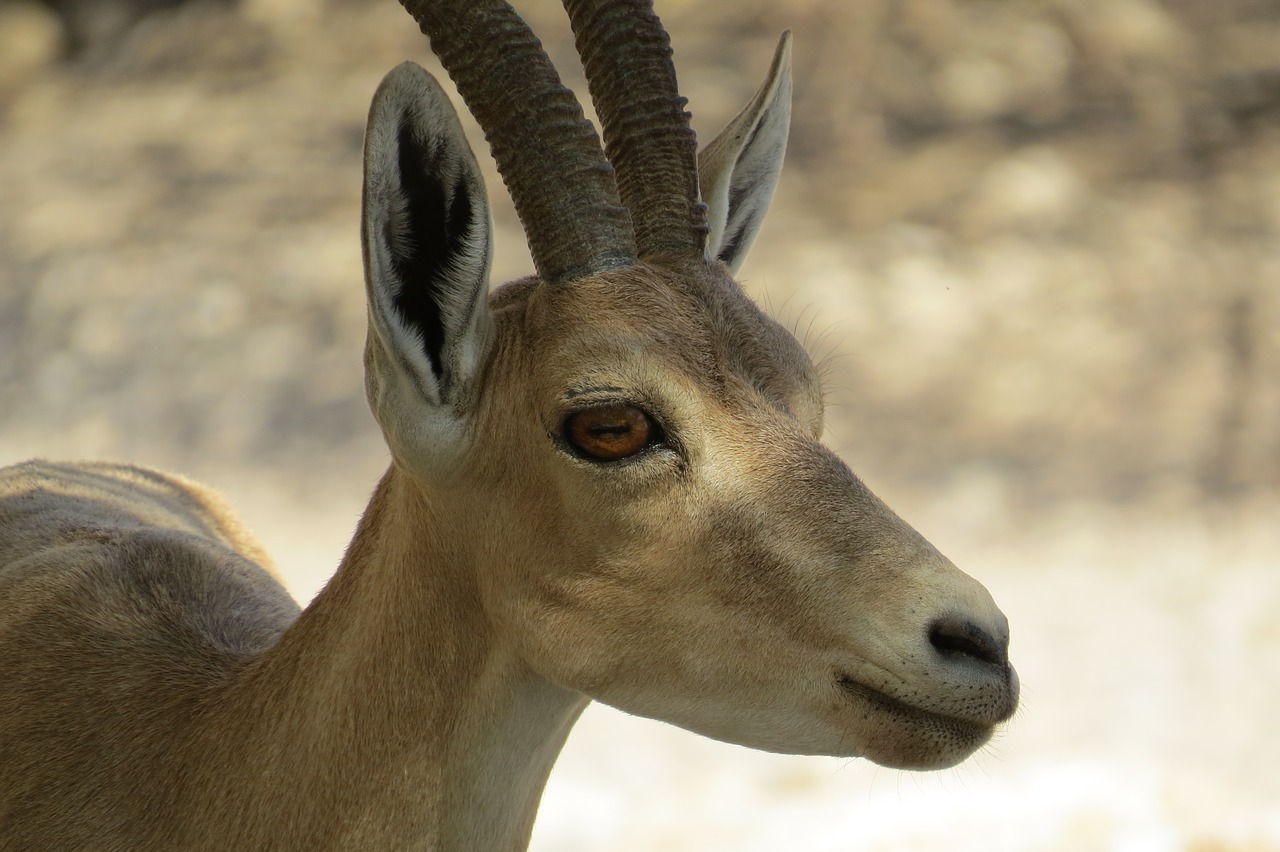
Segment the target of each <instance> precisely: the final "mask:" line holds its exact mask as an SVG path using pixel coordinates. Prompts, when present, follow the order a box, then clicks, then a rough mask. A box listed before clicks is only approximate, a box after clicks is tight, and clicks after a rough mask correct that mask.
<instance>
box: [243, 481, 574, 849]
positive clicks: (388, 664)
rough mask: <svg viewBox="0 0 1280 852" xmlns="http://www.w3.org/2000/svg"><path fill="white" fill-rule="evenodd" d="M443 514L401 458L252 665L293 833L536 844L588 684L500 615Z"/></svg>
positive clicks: (448, 844)
mask: <svg viewBox="0 0 1280 852" xmlns="http://www.w3.org/2000/svg"><path fill="white" fill-rule="evenodd" d="M435 502H437V503H438V502H439V501H435ZM445 520H446V519H445V518H443V517H441V515H440V513H439V512H437V511H435V507H434V505H433V500H432V499H431V498H430V496H429V495H427V494H425V493H424V492H423V491H422V490H421V489H420V488H419V487H418V486H417V485H415V484H414V483H413V482H412V481H410V480H409V479H408V478H407V477H406V476H404V475H403V474H401V473H399V472H397V471H396V469H395V468H394V467H393V468H392V469H391V471H389V472H388V474H387V475H386V476H385V477H384V478H383V480H382V482H381V483H380V484H379V486H378V490H377V492H376V493H375V495H374V498H373V500H372V501H371V503H370V505H369V509H368V511H367V512H366V514H365V517H364V518H363V520H362V521H361V524H360V527H359V529H358V531H357V534H356V537H355V539H354V541H353V542H352V545H351V547H350V549H349V550H348V553H347V555H346V558H345V559H344V561H343V564H342V566H341V568H340V569H339V570H338V573H337V574H336V575H335V576H334V578H333V580H332V581H331V582H330V584H329V585H328V586H327V587H326V588H325V589H324V590H323V591H322V592H321V593H320V595H319V596H318V597H317V598H316V600H315V601H314V602H313V603H312V605H311V606H309V607H308V608H307V610H306V611H305V612H304V613H303V614H302V615H301V616H300V617H299V618H298V620H297V622H296V623H295V624H294V625H293V626H292V627H291V628H290V629H289V630H288V631H287V632H286V634H285V635H284V637H283V638H282V639H281V641H280V642H279V644H278V645H277V646H276V647H275V648H273V649H272V650H271V651H269V652H267V654H265V655H264V656H263V657H262V658H261V659H259V660H258V661H256V662H255V663H254V664H253V665H252V666H251V667H250V670H249V671H248V672H246V676H245V678H244V681H245V683H246V685H247V686H248V687H250V688H251V689H252V690H253V692H254V698H255V701H256V702H257V706H258V707H260V708H261V712H255V713H251V714H250V715H251V716H253V717H256V719H257V732H258V734H259V735H258V737H257V739H258V740H259V741H260V745H261V747H262V748H263V749H264V751H265V752H266V753H264V754H263V755H262V758H263V759H262V760H260V761H257V763H258V765H259V767H260V773H261V774H262V775H263V776H265V778H266V780H268V781H269V783H270V784H272V785H273V786H275V785H278V787H277V789H276V790H275V791H274V792H273V796H275V797H277V798H285V796H282V795H281V793H282V791H283V790H288V794H287V798H288V799H289V801H288V802H285V803H284V804H285V806H286V807H287V808H290V809H293V810H294V812H295V819H294V820H291V821H290V822H292V823H293V830H294V831H295V832H297V833H296V834H295V835H294V836H293V837H291V838H289V840H288V843H290V844H292V843H296V842H297V841H298V840H300V839H302V838H303V837H304V836H305V837H307V838H308V841H307V843H306V844H305V846H306V848H318V847H322V846H329V845H330V844H334V845H339V846H342V847H344V848H397V849H419V848H430V849H442V850H443V849H492V850H520V849H524V848H525V847H526V846H527V844H528V839H529V834H530V831H531V829H532V825H533V819H534V816H535V814H536V811H537V807H538V802H539V799H540V798H541V795H542V790H543V787H544V786H545V784H546V779H547V776H548V774H549V773H550V771H551V767H552V764H553V763H554V762H555V759H556V756H557V755H558V754H559V752H560V749H561V747H562V746H563V744H564V741H565V738H566V737H567V736H568V734H569V730H570V728H571V727H572V726H573V723H574V722H575V721H576V719H577V717H578V714H579V713H581V711H582V709H583V708H584V707H585V706H586V703H587V699H586V698H584V697H583V696H581V695H580V694H578V693H575V692H570V691H568V690H564V689H562V688H560V687H558V686H555V685H553V684H551V683H549V682H547V681H546V680H544V679H542V678H540V677H539V676H537V675H536V674H534V673H533V672H532V671H530V670H529V668H528V667H527V666H526V665H525V664H524V663H523V662H522V661H521V660H520V659H519V657H518V655H517V654H516V653H515V651H514V649H512V648H510V647H507V646H505V645H504V644H503V643H502V642H501V640H500V639H499V638H498V637H497V635H496V634H495V633H494V631H492V630H491V629H490V627H489V623H488V621H487V617H486V614H485V612H484V611H483V607H482V605H481V603H480V597H479V595H478V594H477V591H476V584H475V581H474V576H475V574H474V569H475V567H476V566H475V565H474V564H473V559H474V557H470V558H469V557H468V547H467V544H468V542H467V541H465V540H464V539H462V538H461V537H460V536H459V535H456V534H455V535H451V534H450V532H451V531H455V532H456V527H451V526H450V525H448V524H447V523H445ZM236 703H241V704H243V702H236ZM304 811H305V812H304ZM281 839H283V838H281ZM273 848H283V847H279V846H274V847H273ZM300 848H301V847H300Z"/></svg>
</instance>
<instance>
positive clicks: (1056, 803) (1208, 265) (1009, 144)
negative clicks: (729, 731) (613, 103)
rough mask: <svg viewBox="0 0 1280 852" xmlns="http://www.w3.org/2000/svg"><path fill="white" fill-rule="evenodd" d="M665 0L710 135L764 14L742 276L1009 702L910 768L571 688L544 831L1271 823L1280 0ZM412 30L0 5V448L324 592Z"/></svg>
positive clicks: (1107, 843)
mask: <svg viewBox="0 0 1280 852" xmlns="http://www.w3.org/2000/svg"><path fill="white" fill-rule="evenodd" d="M517 5H518V6H519V7H520V9H521V11H522V12H523V13H524V14H525V15H526V17H527V18H528V19H529V20H530V22H531V23H532V24H533V26H534V28H535V30H537V31H538V32H539V34H540V35H542V37H543V39H544V41H545V42H546V44H547V47H548V50H549V51H550V52H551V53H552V55H553V57H555V58H556V60H557V64H558V65H559V66H560V68H561V69H562V72H563V73H564V75H565V77H566V79H567V81H568V82H569V83H570V85H571V86H572V87H573V88H575V89H576V90H578V91H582V92H585V87H584V86H582V85H580V83H579V80H580V75H579V73H578V67H577V64H576V60H575V59H574V57H573V53H572V44H571V38H570V36H569V33H568V27H567V25H566V24H565V23H564V21H563V13H562V12H561V10H560V8H559V6H558V4H556V3H553V2H551V0H537V2H534V0H523V2H520V3H518V4H517ZM658 10H659V12H660V13H661V14H662V15H663V18H664V20H665V21H666V23H667V24H668V27H669V29H670V30H671V33H672V40H673V43H674V46H675V49H676V60H677V64H678V67H679V69H680V74H681V82H682V88H683V90H684V93H685V94H686V95H688V96H689V98H690V102H691V103H690V107H691V109H692V111H693V114H694V123H695V126H696V128H697V129H698V130H699V133H700V135H701V136H702V138H704V139H709V138H710V137H711V136H712V135H714V133H715V132H716V131H718V130H719V128H720V126H722V125H723V124H724V123H725V122H726V121H727V120H728V119H729V118H731V117H732V116H733V114H734V113H736V112H737V110H738V109H739V108H740V107H741V106H742V104H744V103H745V102H746V100H747V99H748V98H749V97H750V95H751V94H752V92H753V91H754V90H755V87H756V86H757V85H758V84H759V82H760V80H761V79H762V77H763V74H764V71H765V68H766V67H767V65H768V61H769V58H770V55H771V52H772V48H773V45H774V43H775V42H776V39H777V37H778V34H779V32H780V31H781V30H783V29H785V28H790V29H792V30H793V31H794V32H795V36H796V48H795V50H796V98H797V100H796V105H795V114H794V124H793V129H792V142H791V147H790V149H789V152H788V165H787V169H786V170H785V172H784V175H783V179H782V183H781V185H780V187H779V192H778V195H777V197H776V199H775V202H774V205H773V207H772V209H771V212H770V217H769V222H768V225H767V226H766V228H765V230H764V232H763V234H762V235H761V237H760V240H759V241H758V242H757V244H756V248H755V249H754V251H753V253H752V256H751V258H750V259H749V260H748V262H747V264H746V266H745V268H744V269H743V273H742V276H741V278H742V279H743V282H744V284H745V286H746V287H747V288H748V290H749V291H750V292H751V293H752V294H753V296H755V298H756V299H757V300H758V301H760V302H761V303H762V304H763V305H765V306H766V307H767V308H768V309H769V310H770V311H771V312H772V313H773V314H774V315H775V316H777V317H778V318H779V319H781V320H782V321H783V322H784V323H786V324H787V325H788V326H790V327H791V328H793V329H794V330H796V333H797V335H798V336H799V337H800V338H801V339H803V340H804V341H805V343H806V345H807V346H808V347H809V349H810V351H811V352H812V353H813V354H814V356H815V357H816V358H818V359H820V360H821V361H822V362H823V363H824V365H825V370H826V376H827V382H828V385H829V396H830V399H831V403H830V410H829V425H828V432H827V440H828V442H829V443H830V444H831V445H832V446H833V447H835V448H836V449H837V450H838V451H839V452H840V453H841V455H842V456H843V457H844V458H845V459H846V460H847V461H848V462H849V463H850V465H851V466H852V467H853V468H854V469H855V470H856V471H858V472H859V473H860V474H861V475H862V476H863V477H864V478H865V479H866V480H867V481H868V483H869V484H870V485H871V487H872V488H873V489H875V490H876V491H877V492H878V493H879V494H880V495H881V496H883V497H884V498H886V499H887V500H888V502H889V503H890V504H891V505H893V506H895V507H896V508H897V509H898V511H899V512H900V513H901V514H903V515H904V516H905V517H906V518H907V519H908V520H909V521H911V522H912V523H913V524H914V525H915V526H917V528H919V529H920V530H921V531H922V532H924V533H925V535H926V536H928V537H929V538H930V539H931V540H932V541H933V542H934V543H935V544H936V545H938V547H939V548H940V549H941V550H942V551H943V552H945V553H947V554H948V555H949V556H950V557H951V558H952V559H953V560H954V561H955V562H956V563H957V564H958V565H960V566H961V567H962V568H963V569H965V570H966V571H967V572H969V573H971V574H973V575H974V576H976V577H977V578H978V579H980V580H982V581H983V582H984V583H986V585H987V586H988V588H990V589H991V591H992V593H993V594H994V595H995V597H996V599H997V600H998V601H999V602H1000V604H1001V605H1002V607H1003V608H1004V609H1005V611H1006V613H1007V614H1008V615H1009V617H1010V619H1011V622H1012V625H1013V631H1014V633H1013V636H1014V639H1013V655H1014V660H1015V663H1016V664H1017V665H1018V667H1019V670H1020V672H1021V675H1022V679H1023V683H1024V705H1023V708H1022V710H1021V711H1020V713H1019V715H1018V717H1017V718H1016V719H1015V720H1014V721H1013V723H1012V724H1011V725H1010V726H1009V727H1008V729H1007V730H1006V731H1005V732H1004V733H1003V734H1002V735H1001V736H1000V737H999V739H997V741H996V742H994V743H993V744H992V745H991V746H990V747H988V748H987V749H986V750H984V752H982V753H981V754H979V755H978V756H977V757H975V758H974V759H972V760H971V761H970V762H968V763H966V764H965V765H964V766H962V767H960V768H957V769H955V770H950V771H947V772H943V773H934V774H927V775H922V774H911V773H901V772H896V771H891V770H884V769H877V768H876V767H874V766H872V765H870V764H867V763H865V762H862V761H836V760H828V759H819V758H788V757H779V756H772V755H763V754H759V753H755V752H749V751H747V750H744V749H739V748H735V747H731V746H726V745H722V744H718V743H712V742H710V741H707V740H703V739H699V738H697V737H695V736H693V735H690V734H686V733H684V732H681V731H678V730H675V729H673V728H670V727H667V726H663V725H660V724H658V723H654V722H648V721H644V720H637V719H632V718H629V717H626V716H623V715H622V714H619V713H617V712H615V711H611V710H609V709H607V708H600V707H592V708H591V709H590V710H589V711H588V712H587V714H586V715H585V716H584V718H583V721H582V722H581V723H580V725H579V728H578V729H577V731H576V732H575V734H574V735H573V737H571V739H570V744H569V747H568V748H567V749H566V751H565V753H564V756H563V757H562V759H561V762H560V764H559V765H558V767H557V769H556V772H555V773H554V775H553V777H552V781H551V784H550V786H549V787H548V790H547V795H546V798H545V800H544V806H543V810H542V813H541V816H540V818H539V823H538V826H537V829H536V831H535V840H534V846H533V848H534V849H535V850H539V852H553V850H556V851H557V852H577V850H599V849H610V850H653V849H667V850H686V849H687V850H846V849H848V850H853V849H859V850H942V849H946V850H969V849H972V850H1092V849H1098V850H1124V852H1129V851H1130V850H1133V851H1134V852H1147V850H1153V851H1154V850H1188V852H1228V851H1230V852H1243V850H1280V734H1277V716H1276V713H1277V710H1276V708H1277V707H1280V518H1278V516H1277V515H1278V512H1280V492H1278V488H1277V487H1278V486H1280V428H1278V424H1280V240H1278V239H1277V238H1278V237H1280V4H1277V3H1276V2H1275V0H1216V2H1213V3H1206V2H1197V1H1196V0H1160V2H1157V0H857V1H856V2H849V0H735V2H728V0H700V2H699V0H660V2H659V6H658ZM410 58H411V59H415V60H417V61H419V62H421V63H423V64H424V65H427V66H428V67H429V68H434V67H436V66H434V65H433V63H432V61H431V59H430V57H429V53H428V50H427V47H426V44H425V40H424V39H423V38H422V37H421V36H420V35H419V33H418V32H417V29H416V27H415V26H414V25H413V23H412V21H410V20H409V18H408V17H407V16H406V15H405V14H404V13H403V12H402V11H401V10H400V8H399V7H398V6H397V4H395V3H392V2H390V0H239V2H234V0H221V1H220V2H218V0H205V2H182V1H181V0H44V2H33V1H32V0H0V280H3V284H2V285H0V463H9V462H16V461H19V460H22V459H24V458H28V457H31V456H37V455H43V456H49V457H59V458H68V457H103V458H112V459H122V460H132V461H139V462H143V463H147V464H151V465H156V466H160V467H164V468H169V469H175V470H178V471H181V472H184V473H187V474H189V475H192V476H195V477H197V478H199V479H202V480H204V481H207V482H209V483H211V484H213V485H214V486H216V487H218V488H220V489H221V490H222V491H223V492H224V493H226V495H227V496H228V497H229V498H230V499H231V501H232V502H233V504H234V505H237V506H239V507H240V509H241V513H242V516H243V517H244V519H245V520H246V521H247V523H248V524H249V525H250V527H252V528H254V529H255V530H257V532H258V534H259V536H260V537H261V538H262V540H263V541H264V542H265V543H266V544H267V545H268V547H269V549H271V550H272V552H273V553H274V554H275V555H276V557H277V559H278V561H279V563H280V567H281V568H282V570H283V571H284V572H285V574H286V576H287V577H288V578H289V581H290V584H291V587H292V589H293V590H294V592H295V593H296V594H297V595H298V596H299V597H300V598H301V599H303V600H305V599H307V598H309V597H310V596H311V595H312V594H314V592H315V591H316V590H317V589H318V588H319V587H320V586H321V585H322V584H323V583H324V581H325V580H326V579H327V577H328V576H329V574H330V572H331V571H332V569H333V567H334V566H336V564H337V561H338V559H339V558H340V555H341V552H342V549H343V547H344V545H345V543H346V541H347V540H348V538H349V536H350V534H351V532H352V530H353V528H354V525H355V522H356V519H357V518H358V515H359V512H360V511H361V510H362V508H363V506H364V502H365V500H366V499H367V496H368V494H369V493H370V491H371V490H372V487H373V484H374V483H375V481H376V479H377V477H378V476H379V474H380V473H381V471H382V469H383V467H384V466H385V464H386V461H387V457H386V451H385V449H384V448H383V446H382V443H381V440H380V437H379V435H378V433H377V430H376V428H375V426H374V425H373V423H372V420H371V418H370V417H369V416H368V414H367V412H366V407H365V403H364V399H363V391H362V384H361V372H360V370H361V365H360V353H361V347H362V340H363V334H364V306H363V301H362V300H363V293H362V285H361V280H362V277H361V269H360V252H359V244H358V221H359V195H360V149H361V138H362V134H363V127H364V116H365V112H366V110H367V108H368V102H369V99H370V97H371V95H372V93H373V90H374V88H375V86H376V85H377V82H378V80H379V79H380V78H381V76H382V75H383V74H384V73H385V72H386V71H387V70H389V69H390V68H391V67H392V66H394V65H395V64H397V63H398V62H400V61H401V60H403V59H410ZM473 139H474V143H473V144H475V146H476V148H477V150H480V151H483V150H484V146H483V143H482V141H481V139H480V136H479V133H478V132H475V133H474V136H473ZM485 165H486V167H488V164H487V163H485ZM488 178H489V186H490V191H491V193H492V194H493V195H494V196H495V218H496V224H497V228H498V251H499V254H498V257H497V258H496V269H495V276H494V277H495V281H502V280H505V279H507V278H510V277H514V276H516V275H521V274H524V273H526V272H528V271H529V270H530V269H531V265H530V264H529V261H528V256H527V253H526V252H525V249H524V246H523V238H522V236H521V233H520V230H519V227H518V224H517V223H516V221H515V218H514V215H513V214H512V212H511V210H510V206H509V203H508V202H507V201H506V198H505V196H504V194H503V191H502V189H501V185H500V183H499V181H498V180H497V178H496V175H494V174H493V173H492V170H491V169H490V172H489V174H488Z"/></svg>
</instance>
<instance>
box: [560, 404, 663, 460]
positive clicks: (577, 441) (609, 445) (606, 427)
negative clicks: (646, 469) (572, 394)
mask: <svg viewBox="0 0 1280 852" xmlns="http://www.w3.org/2000/svg"><path fill="white" fill-rule="evenodd" d="M656 433H657V427H656V426H654V423H653V421H652V420H650V419H649V415H648V414H645V413H644V412H643V411H642V410H640V409H639V408H636V407H635V406H634V405H602V406H600V407H598V408H587V409H584V410H582V411H579V412H576V413H574V414H570V415H569V417H568V419H566V420H565V423H564V436H565V438H566V439H567V440H568V441H569V443H570V444H572V445H573V448H574V449H575V450H577V451H578V452H580V453H582V454H583V455H585V456H587V457H589V458H593V459H598V460H600V461H617V460H618V459H625V458H628V457H629V456H634V455H635V454H636V453H638V452H640V451H641V450H643V449H644V448H645V447H647V446H649V444H650V443H651V442H652V441H653V439H654V438H655V437H656Z"/></svg>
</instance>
